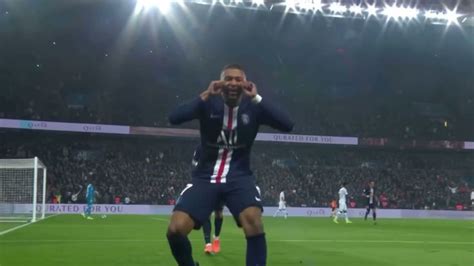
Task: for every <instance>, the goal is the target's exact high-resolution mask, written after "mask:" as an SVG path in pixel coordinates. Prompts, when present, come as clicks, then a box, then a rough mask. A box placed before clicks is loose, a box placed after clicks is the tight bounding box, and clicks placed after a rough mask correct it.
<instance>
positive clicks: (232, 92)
mask: <svg viewBox="0 0 474 266" xmlns="http://www.w3.org/2000/svg"><path fill="white" fill-rule="evenodd" d="M221 79H222V80H223V81H225V86H224V88H223V96H224V100H225V101H226V103H227V104H229V105H233V106H235V105H237V104H238V102H239V101H240V97H241V96H242V88H243V85H244V81H245V75H244V73H243V72H242V71H240V70H239V69H233V68H231V69H226V70H224V72H222V75H221Z"/></svg>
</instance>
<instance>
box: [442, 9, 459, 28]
mask: <svg viewBox="0 0 474 266" xmlns="http://www.w3.org/2000/svg"><path fill="white" fill-rule="evenodd" d="M460 16H462V15H461V14H458V13H457V12H456V10H449V9H448V10H446V13H444V14H443V19H444V20H446V21H447V22H448V25H449V24H451V23H456V24H458V18H459V17H460Z"/></svg>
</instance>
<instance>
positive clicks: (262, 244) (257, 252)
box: [239, 206, 267, 266]
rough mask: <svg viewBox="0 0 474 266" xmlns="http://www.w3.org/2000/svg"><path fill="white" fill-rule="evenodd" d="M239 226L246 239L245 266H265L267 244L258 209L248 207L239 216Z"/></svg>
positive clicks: (259, 209) (260, 211)
mask: <svg viewBox="0 0 474 266" xmlns="http://www.w3.org/2000/svg"><path fill="white" fill-rule="evenodd" d="M239 221H240V224H241V226H242V228H243V230H244V234H245V237H246V238H247V258H246V265H247V266H257V265H258V266H260V265H262V266H263V265H266V260H267V243H266V239H265V232H264V230H263V223H262V210H261V208H260V207H254V206H252V207H248V208H246V209H245V210H243V211H242V212H241V213H240V215H239Z"/></svg>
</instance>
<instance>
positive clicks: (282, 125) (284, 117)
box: [258, 99, 294, 132]
mask: <svg viewBox="0 0 474 266" xmlns="http://www.w3.org/2000/svg"><path fill="white" fill-rule="evenodd" d="M258 106H259V109H260V112H259V116H258V121H259V123H260V124H263V125H267V126H270V127H272V128H274V129H277V130H280V131H283V132H290V131H291V130H293V127H294V123H293V121H291V119H290V117H289V116H288V114H286V113H285V112H283V111H282V110H280V109H278V108H277V107H276V106H274V105H272V104H271V103H270V102H268V101H266V100H265V99H262V101H260V103H258Z"/></svg>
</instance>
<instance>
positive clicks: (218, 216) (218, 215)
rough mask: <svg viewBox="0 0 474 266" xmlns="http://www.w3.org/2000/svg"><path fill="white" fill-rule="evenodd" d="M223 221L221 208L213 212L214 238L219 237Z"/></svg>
mask: <svg viewBox="0 0 474 266" xmlns="http://www.w3.org/2000/svg"><path fill="white" fill-rule="evenodd" d="M223 222H224V213H223V210H222V209H219V210H216V211H215V212H214V238H219V236H220V234H221V229H222V223H223Z"/></svg>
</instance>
